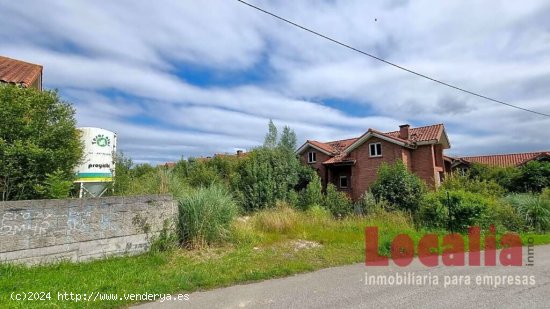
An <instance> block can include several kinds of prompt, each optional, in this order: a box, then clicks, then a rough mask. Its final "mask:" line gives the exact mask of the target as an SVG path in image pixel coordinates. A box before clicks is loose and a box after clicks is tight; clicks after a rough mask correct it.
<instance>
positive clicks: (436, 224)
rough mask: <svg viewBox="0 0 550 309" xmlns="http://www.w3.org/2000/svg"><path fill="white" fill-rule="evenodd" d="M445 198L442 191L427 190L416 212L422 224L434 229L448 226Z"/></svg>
mask: <svg viewBox="0 0 550 309" xmlns="http://www.w3.org/2000/svg"><path fill="white" fill-rule="evenodd" d="M446 198H447V197H446V195H445V194H444V192H443V191H439V192H435V191H434V192H428V193H427V194H426V195H425V196H424V198H423V200H422V203H421V206H420V209H419V210H418V214H417V217H418V220H419V221H420V224H421V225H422V226H425V227H429V228H436V229H447V228H448V227H449V223H448V220H449V209H448V208H447V206H446V205H447V204H446V203H445V201H446Z"/></svg>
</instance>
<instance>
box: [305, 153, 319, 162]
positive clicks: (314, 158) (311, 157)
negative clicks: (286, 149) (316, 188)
mask: <svg viewBox="0 0 550 309" xmlns="http://www.w3.org/2000/svg"><path fill="white" fill-rule="evenodd" d="M315 162H317V153H316V152H314V151H312V152H308V154H307V163H315Z"/></svg>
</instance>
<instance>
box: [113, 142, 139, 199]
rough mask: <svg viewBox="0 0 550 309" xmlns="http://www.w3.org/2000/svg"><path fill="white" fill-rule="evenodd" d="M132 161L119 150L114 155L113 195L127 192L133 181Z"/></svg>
mask: <svg viewBox="0 0 550 309" xmlns="http://www.w3.org/2000/svg"><path fill="white" fill-rule="evenodd" d="M133 165H134V162H133V161H132V159H131V158H130V157H127V156H125V155H124V153H123V152H119V153H117V155H116V164H115V177H114V182H113V189H114V190H113V191H114V194H115V195H125V194H126V193H128V191H129V189H130V186H131V184H132V181H133V177H132V166H133Z"/></svg>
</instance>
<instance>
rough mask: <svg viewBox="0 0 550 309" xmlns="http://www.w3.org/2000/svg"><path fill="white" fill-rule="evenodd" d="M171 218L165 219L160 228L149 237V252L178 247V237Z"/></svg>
mask: <svg viewBox="0 0 550 309" xmlns="http://www.w3.org/2000/svg"><path fill="white" fill-rule="evenodd" d="M172 221H173V220H169V219H166V220H164V222H163V227H162V230H160V232H159V233H158V234H157V235H153V236H152V237H151V239H150V243H151V248H150V250H149V252H152V253H158V252H165V251H172V250H174V249H176V248H177V247H178V243H179V237H178V235H177V234H176V233H175V232H174V230H175V227H174V222H172Z"/></svg>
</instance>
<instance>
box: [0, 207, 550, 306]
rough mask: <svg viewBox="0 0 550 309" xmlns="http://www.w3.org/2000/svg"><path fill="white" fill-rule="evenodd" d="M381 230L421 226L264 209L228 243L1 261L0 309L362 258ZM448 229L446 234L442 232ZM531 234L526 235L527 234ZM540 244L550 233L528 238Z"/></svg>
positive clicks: (400, 218)
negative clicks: (74, 259)
mask: <svg viewBox="0 0 550 309" xmlns="http://www.w3.org/2000/svg"><path fill="white" fill-rule="evenodd" d="M366 226H378V227H379V228H380V236H379V237H380V247H381V248H380V250H381V252H382V253H386V254H387V253H388V248H389V244H390V242H391V240H392V239H393V237H394V236H395V235H396V234H399V233H408V234H409V235H411V236H412V237H413V238H414V239H415V240H418V239H419V238H420V237H421V236H422V235H423V234H424V232H425V231H418V230H416V229H414V227H413V226H412V225H411V224H410V221H409V220H408V218H406V216H404V215H401V214H399V213H397V214H396V213H391V214H390V213H385V212H380V213H378V214H373V215H371V216H369V217H366V218H358V217H349V218H346V219H343V220H334V219H332V217H331V216H330V215H329V214H328V213H326V211H324V210H322V209H320V208H313V209H310V210H309V211H308V212H298V211H295V210H292V209H289V208H283V209H277V210H269V211H262V212H259V213H256V214H255V215H253V216H252V217H245V218H239V219H238V220H236V221H235V223H234V226H233V232H232V235H231V236H230V240H229V242H228V243H226V244H225V245H221V246H217V247H203V248H200V249H194V250H186V249H176V250H173V251H170V252H162V253H154V254H153V253H150V254H144V255H141V256H133V257H119V258H110V259H106V260H102V261H93V262H89V263H81V264H74V263H60V264H57V265H52V266H38V267H32V268H26V267H22V266H9V265H0V307H1V308H6V307H10V308H11V307H15V308H38V307H40V308H67V307H71V308H82V307H86V308H87V307H90V308H97V307H99V308H112V307H121V306H124V305H129V304H132V303H136V301H131V300H117V301H95V302H93V301H92V302H83V301H82V302H78V303H77V302H71V301H58V300H57V293H58V292H61V293H64V292H73V293H82V294H84V293H91V292H95V293H98V292H99V293H106V294H111V293H116V294H118V296H119V297H123V294H124V293H177V292H182V291H185V292H192V291H196V290H203V289H211V288H215V287H221V286H228V285H232V284H235V283H243V282H249V281H254V280H262V279H268V278H275V277H282V276H288V275H291V274H295V273H300V272H307V271H312V270H316V269H320V268H323V267H330V266H336V265H343V264H350V263H355V262H361V261H363V260H364V228H365V227H366ZM443 233H445V232H443V231H441V234H443ZM522 236H523V237H524V238H526V237H527V236H528V235H522ZM529 236H532V237H534V239H535V243H536V244H543V243H550V235H549V234H546V235H529ZM40 291H43V292H51V297H52V299H51V301H20V302H15V301H11V300H10V299H9V298H10V294H11V293H12V292H19V293H21V292H40Z"/></svg>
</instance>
